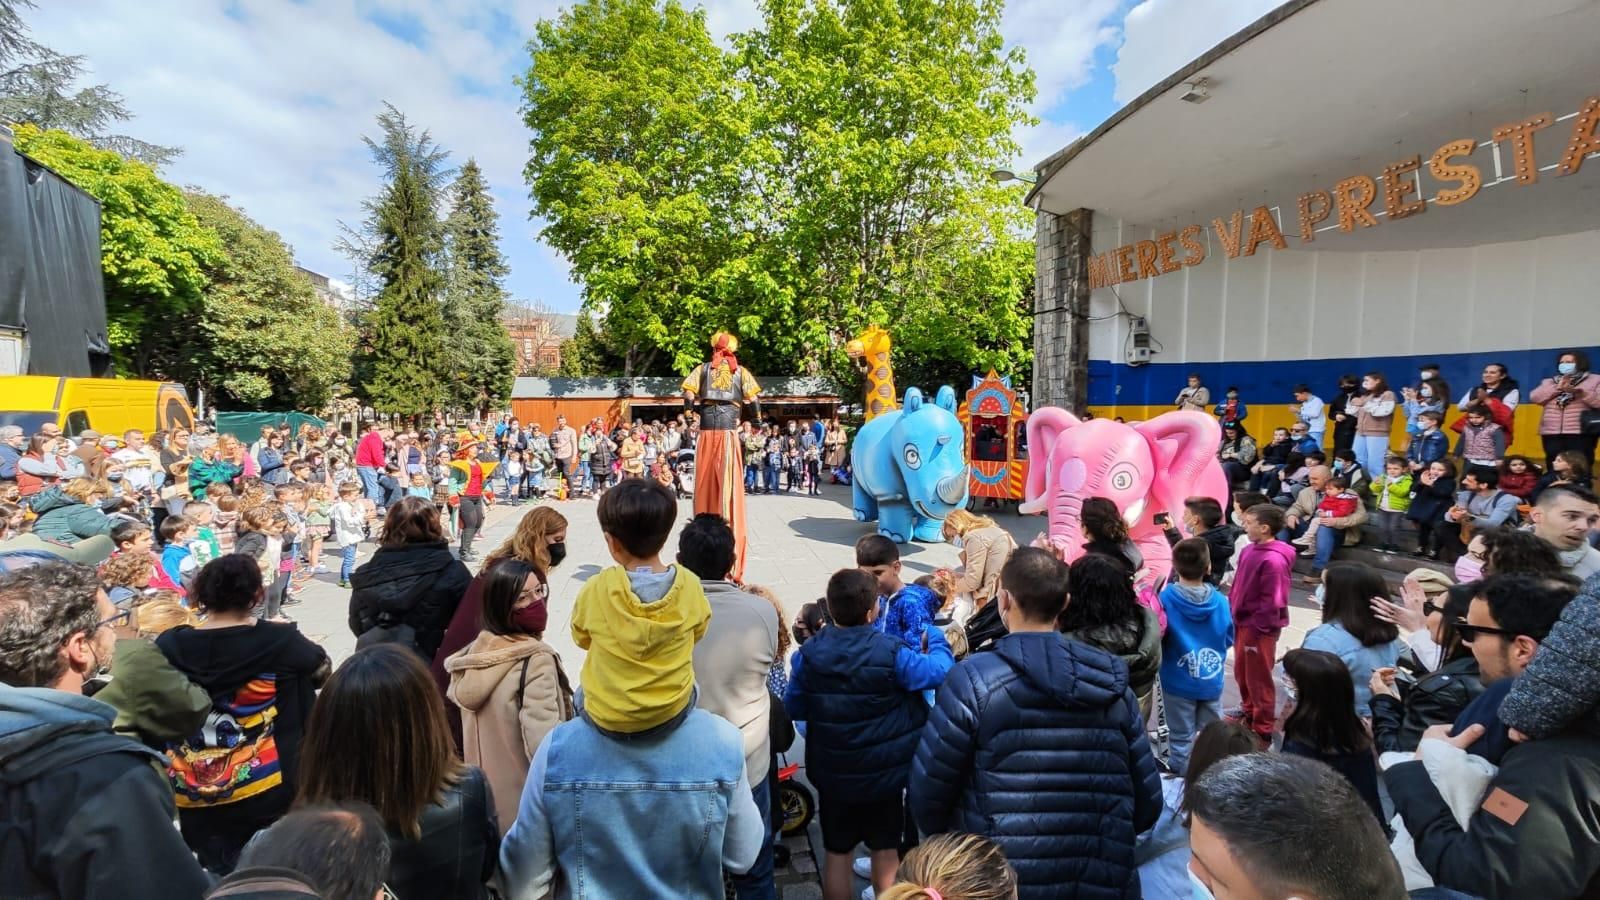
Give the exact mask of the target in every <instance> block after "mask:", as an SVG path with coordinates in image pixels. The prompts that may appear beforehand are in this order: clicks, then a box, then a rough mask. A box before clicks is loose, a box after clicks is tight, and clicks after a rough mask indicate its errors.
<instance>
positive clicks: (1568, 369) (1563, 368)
mask: <svg viewBox="0 0 1600 900" xmlns="http://www.w3.org/2000/svg"><path fill="white" fill-rule="evenodd" d="M1556 371H1557V372H1560V373H1561V374H1563V375H1571V374H1572V373H1573V372H1576V371H1578V364H1577V363H1562V364H1560V365H1558V366H1556Z"/></svg>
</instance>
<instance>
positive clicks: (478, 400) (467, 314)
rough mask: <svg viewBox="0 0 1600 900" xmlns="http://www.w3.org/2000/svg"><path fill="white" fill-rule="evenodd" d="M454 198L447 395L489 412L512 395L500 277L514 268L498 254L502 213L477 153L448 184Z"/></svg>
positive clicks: (448, 227) (462, 405) (511, 355)
mask: <svg viewBox="0 0 1600 900" xmlns="http://www.w3.org/2000/svg"><path fill="white" fill-rule="evenodd" d="M450 204H451V208H450V216H449V218H447V219H445V248H446V255H447V258H448V260H449V263H448V272H449V283H448V285H447V286H446V288H445V300H444V324H445V332H446V334H448V335H449V339H448V340H447V341H446V342H445V373H446V374H447V376H448V377H447V379H446V382H445V384H446V391H445V394H446V398H447V400H448V401H449V403H450V405H451V406H453V407H455V408H457V409H460V410H471V411H473V412H475V413H477V414H479V415H485V414H487V413H488V411H489V410H491V409H499V408H502V407H504V406H505V405H506V404H507V403H508V402H510V400H511V385H512V382H513V381H514V380H515V379H516V376H517V371H516V369H517V359H516V352H515V351H514V350H513V348H512V346H511V336H510V335H509V334H507V333H506V328H505V325H504V324H503V323H502V321H501V319H502V316H503V314H504V312H505V305H506V290H505V287H504V286H503V284H502V282H503V281H504V279H505V277H506V275H507V274H508V273H509V272H510V271H511V270H510V269H509V268H508V267H507V266H506V261H505V258H504V257H502V256H501V255H500V229H499V225H498V223H499V220H500V216H499V214H498V213H496V212H495V209H494V200H493V199H492V198H491V197H490V196H489V186H488V184H487V183H485V182H484V180H483V170H482V169H480V168H478V163H477V162H476V161H475V160H472V159H468V160H467V163H466V165H464V166H462V167H461V172H460V173H459V174H458V175H457V176H456V180H455V183H453V184H452V185H451V186H450Z"/></svg>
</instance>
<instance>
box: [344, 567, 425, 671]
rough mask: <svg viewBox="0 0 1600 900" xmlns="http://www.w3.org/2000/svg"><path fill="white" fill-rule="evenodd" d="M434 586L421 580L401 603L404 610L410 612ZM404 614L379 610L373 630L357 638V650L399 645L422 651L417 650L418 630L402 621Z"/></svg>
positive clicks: (368, 630) (423, 579)
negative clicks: (418, 600)
mask: <svg viewBox="0 0 1600 900" xmlns="http://www.w3.org/2000/svg"><path fill="white" fill-rule="evenodd" d="M432 586H433V582H432V581H431V580H429V579H427V578H419V579H418V580H417V586H416V587H414V588H412V589H411V591H410V593H408V594H406V596H405V599H404V600H403V601H402V602H401V603H400V606H401V608H402V609H405V610H409V609H411V605H412V604H413V603H414V602H415V601H416V599H417V598H418V597H420V596H422V592H423V591H425V590H427V589H428V588H430V587H432ZM404 615H405V613H404V612H395V611H392V610H387V609H380V610H378V620H377V622H376V623H374V624H373V626H372V627H371V628H368V629H367V630H366V631H363V632H361V634H359V635H357V636H356V649H357V650H365V649H367V648H368V647H373V646H376V645H378V644H399V645H400V646H402V647H405V648H407V649H410V650H414V651H417V652H418V653H420V652H421V651H420V650H418V648H417V629H415V628H413V627H412V626H410V625H407V624H406V623H405V622H402V621H400V617H401V616H404Z"/></svg>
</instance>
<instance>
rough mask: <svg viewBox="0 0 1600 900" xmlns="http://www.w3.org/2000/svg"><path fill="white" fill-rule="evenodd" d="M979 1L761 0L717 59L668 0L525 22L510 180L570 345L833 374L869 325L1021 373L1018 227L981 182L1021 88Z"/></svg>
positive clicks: (1018, 119) (600, 6) (698, 23)
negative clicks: (552, 253) (560, 284)
mask: <svg viewBox="0 0 1600 900" xmlns="http://www.w3.org/2000/svg"><path fill="white" fill-rule="evenodd" d="M1001 8H1002V7H1001V3H1000V2H999V0H768V2H766V3H765V4H764V5H763V17H764V18H763V24H762V26H761V27H760V28H757V29H755V30H753V31H751V32H748V33H745V34H742V35H736V36H734V38H733V45H734V49H733V50H731V51H726V50H723V49H722V48H720V47H718V46H717V45H716V43H715V42H713V41H712V40H711V38H710V35H709V34H708V33H707V31H706V28H705V21H704V16H703V14H702V13H699V12H687V11H685V10H684V9H683V8H682V7H681V6H680V5H679V4H678V3H677V2H676V0H667V2H664V3H663V2H657V0H581V2H578V3H576V4H575V5H574V6H573V7H572V8H570V9H569V10H567V11H565V12H563V13H562V14H561V15H560V16H558V17H557V18H555V19H552V20H547V21H544V22H541V23H540V24H539V26H538V31H537V34H536V37H535V38H534V40H533V41H532V42H531V43H530V46H529V50H530V54H531V67H530V69H529V71H528V73H527V75H526V76H525V77H524V78H523V79H522V82H521V83H522V87H523V92H524V117H525V120H526V123H527V125H528V126H529V128H530V129H531V131H532V132H533V140H532V149H533V154H532V158H531V159H530V161H529V163H528V166H527V170H526V176H527V180H528V183H529V186H530V189H531V193H532V195H533V198H534V203H535V212H536V213H537V214H538V215H540V216H541V217H543V218H544V219H545V220H546V221H547V222H548V225H547V227H546V228H545V231H544V237H545V239H546V240H547V241H549V242H550V243H551V244H552V245H553V246H555V247H556V248H557V249H558V250H560V251H561V252H562V253H564V254H566V256H567V257H568V259H569V260H571V261H572V263H573V269H574V272H575V274H577V275H578V277H579V280H580V281H581V283H582V284H583V287H584V302H585V307H586V309H587V310H588V311H590V312H591V313H593V314H594V315H595V316H596V319H597V326H596V328H595V329H593V333H592V334H590V335H585V339H586V340H603V341H604V342H606V343H607V344H609V345H611V346H612V347H613V348H614V349H615V351H616V352H618V353H620V354H623V355H624V366H623V369H624V372H625V373H628V374H639V372H640V370H641V369H644V368H649V367H651V366H652V365H653V364H654V361H655V360H656V359H658V358H661V357H665V358H666V359H668V360H670V362H669V365H670V367H671V368H672V369H675V370H677V371H686V370H687V369H688V368H689V367H690V366H692V365H693V364H694V363H695V362H697V361H698V360H699V359H700V358H701V357H702V356H703V355H704V353H705V346H706V339H707V337H708V336H709V335H710V334H711V333H712V332H714V331H716V330H717V329H719V328H729V329H731V330H733V331H735V332H736V333H737V334H738V335H739V336H740V338H741V341H742V343H743V347H742V353H741V355H742V356H745V357H748V358H750V359H751V362H752V365H753V366H756V367H758V368H759V369H760V370H763V371H768V372H778V371H784V372H817V371H826V372H829V373H831V374H834V375H836V376H841V377H842V380H846V381H851V380H854V373H853V371H852V370H851V369H850V367H849V366H848V364H847V363H846V361H845V360H844V358H843V354H842V345H843V343H844V341H845V340H847V339H848V338H849V337H851V336H852V335H853V334H854V333H855V332H856V331H857V330H858V329H859V328H861V327H863V326H864V325H866V324H867V323H869V322H871V323H875V324H879V325H883V326H884V327H886V328H888V329H889V330H891V331H893V332H894V333H895V335H896V355H897V357H898V358H905V359H915V360H917V361H918V363H919V364H923V365H925V366H926V367H927V368H928V370H929V371H930V372H942V371H953V372H955V371H960V372H964V371H966V370H972V369H977V370H982V369H986V368H987V367H989V366H993V367H995V368H997V369H999V370H1001V371H1002V372H1017V371H1019V370H1020V369H1022V368H1024V367H1026V366H1027V365H1028V363H1029V361H1030V360H1031V350H1030V347H1029V337H1030V334H1031V330H1032V324H1031V316H1030V311H1029V308H1028V304H1029V291H1030V286H1031V283H1032V268H1033V259H1032V244H1031V241H1030V240H1029V239H1028V237H1027V229H1028V225H1029V222H1028V214H1027V211H1026V210H1025V209H1023V208H1022V207H1021V206H1020V204H1018V203H1017V202H1016V199H1017V198H1016V194H1015V192H1014V191H1007V190H1005V189H1002V188H1000V187H998V186H996V185H994V184H993V183H991V182H990V181H989V178H988V174H989V172H990V171H991V170H993V169H994V168H996V167H998V166H1001V165H1005V164H1007V163H1009V162H1010V160H1012V159H1013V158H1014V157H1015V155H1016V154H1017V152H1018V148H1017V146H1016V144H1015V143H1014V141H1013V140H1012V138H1011V133H1012V131H1013V129H1014V128H1015V127H1016V126H1017V125H1018V124H1021V123H1025V122H1027V121H1029V119H1028V116H1027V113H1026V112H1025V105H1026V104H1027V102H1029V101H1030V100H1031V99H1032V96H1033V78H1032V74H1031V72H1030V70H1029V69H1028V68H1027V66H1026V63H1025V60H1024V59H1023V56H1022V52H1021V51H1020V50H1015V49H1014V50H1010V51H1008V50H1006V49H1005V46H1004V41H1003V40H1002V38H1001V35H1000V32H999V19H1000V13H1001ZM590 356H594V354H590ZM564 368H565V366H564Z"/></svg>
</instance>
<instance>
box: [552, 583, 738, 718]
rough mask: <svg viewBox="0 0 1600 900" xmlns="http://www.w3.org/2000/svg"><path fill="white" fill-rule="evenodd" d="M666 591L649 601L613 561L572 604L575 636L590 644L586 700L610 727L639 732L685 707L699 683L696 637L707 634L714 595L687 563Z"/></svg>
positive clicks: (581, 643)
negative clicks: (708, 597) (709, 595)
mask: <svg viewBox="0 0 1600 900" xmlns="http://www.w3.org/2000/svg"><path fill="white" fill-rule="evenodd" d="M676 572H677V574H676V575H675V576H674V578H673V580H672V586H671V587H670V588H668V589H667V593H666V596H664V597H662V598H661V599H660V600H657V601H655V602H654V603H645V602H643V601H642V600H640V599H639V596H638V595H637V594H635V593H634V592H633V587H632V585H631V583H630V582H629V581H628V572H627V570H626V569H624V568H622V567H621V566H612V567H611V568H609V569H605V570H604V571H602V572H601V573H600V574H598V575H596V576H594V577H593V578H591V579H589V581H588V583H587V584H585V585H584V586H583V590H582V591H580V592H579V593H578V602H577V604H576V606H575V607H574V608H573V610H572V639H573V640H574V641H576V642H577V643H578V646H579V647H582V648H583V649H585V650H587V651H589V655H588V656H587V657H586V658H585V659H584V661H583V670H582V672H580V673H579V675H578V682H579V684H581V685H583V707H584V711H585V712H587V713H588V715H589V718H590V720H592V721H593V722H594V723H595V724H596V725H598V726H600V727H601V728H603V729H605V730H607V731H616V732H620V733H623V734H637V733H638V732H641V731H648V730H650V729H651V728H654V727H656V726H657V725H660V724H662V723H664V722H666V721H667V720H669V719H671V718H672V717H673V716H675V715H677V714H678V713H680V712H682V711H683V709H684V708H685V707H686V706H688V705H689V698H690V696H691V695H692V693H693V691H694V645H695V643H696V642H698V641H699V640H700V639H701V638H702V637H705V633H706V624H707V623H708V622H710V621H711V603H710V601H708V600H706V592H705V589H703V588H702V587H701V586H700V579H699V578H697V577H695V575H694V573H693V572H690V571H688V570H687V569H685V568H684V567H683V566H677V567H676Z"/></svg>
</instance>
